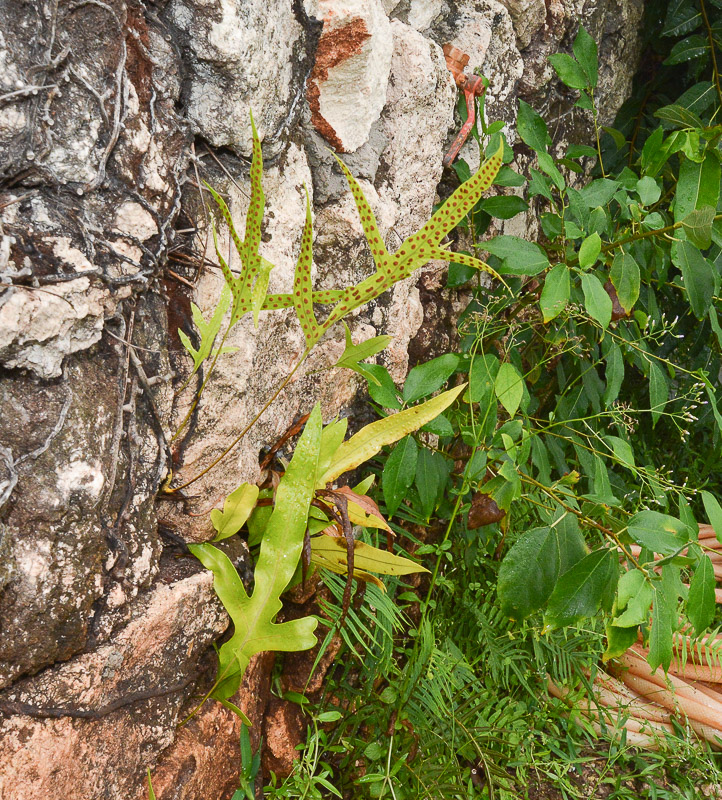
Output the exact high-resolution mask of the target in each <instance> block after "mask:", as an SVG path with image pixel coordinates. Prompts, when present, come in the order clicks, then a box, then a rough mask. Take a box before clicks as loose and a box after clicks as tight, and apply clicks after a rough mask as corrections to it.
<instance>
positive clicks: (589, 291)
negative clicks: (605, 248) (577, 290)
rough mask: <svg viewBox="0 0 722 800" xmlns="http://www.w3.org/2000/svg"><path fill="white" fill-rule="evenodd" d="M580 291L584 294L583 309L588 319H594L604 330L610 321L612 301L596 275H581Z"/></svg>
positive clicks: (586, 273) (587, 273)
mask: <svg viewBox="0 0 722 800" xmlns="http://www.w3.org/2000/svg"><path fill="white" fill-rule="evenodd" d="M582 291H583V292H584V307H585V308H586V310H587V313H588V314H589V316H590V317H592V318H593V319H595V320H596V321H597V322H598V323H599V324H600V325H601V326H602V329H603V330H606V329H607V327H608V326H609V323H610V322H611V321H612V308H613V306H612V300H611V298H610V297H609V295H608V294H607V292H606V290H605V288H604V287H603V286H602V283H601V281H600V280H599V278H597V276H596V275H593V274H590V273H589V272H585V273H583V274H582Z"/></svg>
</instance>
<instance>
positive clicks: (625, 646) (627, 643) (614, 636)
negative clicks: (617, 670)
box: [602, 622, 637, 663]
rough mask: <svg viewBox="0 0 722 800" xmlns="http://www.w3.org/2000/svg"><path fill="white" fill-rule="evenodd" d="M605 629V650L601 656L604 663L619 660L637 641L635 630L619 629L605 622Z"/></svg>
mask: <svg viewBox="0 0 722 800" xmlns="http://www.w3.org/2000/svg"><path fill="white" fill-rule="evenodd" d="M605 629H606V633H607V649H606V650H605V651H604V653H603V655H602V661H603V662H604V663H606V662H607V661H609V660H611V659H612V658H619V656H621V655H623V654H624V653H626V652H627V650H629V648H630V647H631V646H632V645H633V644H634V643H635V642H636V641H637V629H636V628H619V627H617V626H616V625H613V624H611V623H610V622H607V624H606V626H605Z"/></svg>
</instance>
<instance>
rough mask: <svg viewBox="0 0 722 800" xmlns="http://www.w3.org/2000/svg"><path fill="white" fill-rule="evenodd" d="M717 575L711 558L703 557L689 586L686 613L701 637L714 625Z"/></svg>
mask: <svg viewBox="0 0 722 800" xmlns="http://www.w3.org/2000/svg"><path fill="white" fill-rule="evenodd" d="M714 590H715V575H714V567H713V566H712V562H711V561H710V558H709V556H706V555H705V556H702V558H701V559H700V562H699V564H697V568H696V569H695V571H694V575H693V576H692V580H691V581H690V584H689V595H688V596H687V604H686V606H685V611H686V612H687V617H688V618H689V621H690V622H691V623H692V625H694V629H695V631H696V633H697V635H698V636H699V634H701V633H702V631H704V630H705V629H706V628H709V626H710V625H711V624H712V622H713V620H714V615H715V608H716V601H715V592H714Z"/></svg>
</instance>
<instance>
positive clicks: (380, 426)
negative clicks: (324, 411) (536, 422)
mask: <svg viewBox="0 0 722 800" xmlns="http://www.w3.org/2000/svg"><path fill="white" fill-rule="evenodd" d="M465 388H466V384H465V383H462V384H461V385H460V386H456V387H454V388H453V389H449V390H448V391H446V392H443V393H442V394H440V395H438V396H437V397H432V398H431V400H427V401H426V402H425V403H421V404H420V405H418V406H414V407H413V408H407V409H405V410H404V411H399V413H398V414H392V415H391V416H390V417H386V418H385V419H380V420H378V421H377V422H372V423H371V424H370V425H367V426H366V427H365V428H363V429H362V430H360V431H359V432H358V433H357V434H355V435H354V436H352V437H351V438H350V439H349V440H348V441H346V442H344V443H343V444H342V445H341V446H340V447H339V449H338V450H337V451H336V455H335V457H334V460H333V462H332V463H331V465H330V466H329V468H328V470H327V471H326V474H325V475H324V476H323V478H321V480H320V481H319V482H318V484H317V485H318V486H319V488H320V487H323V486H325V485H326V484H327V483H330V482H331V481H333V480H335V479H336V478H338V476H339V475H342V474H343V473H344V472H348V471H349V470H351V469H355V468H356V467H358V466H359V464H363V462H364V461H368V460H369V459H370V458H372V457H373V456H375V455H376V453H378V452H379V450H380V449H381V448H382V447H383V446H384V445H387V444H392V443H393V442H397V441H398V440H399V439H403V437H404V436H406V435H407V434H409V433H411V432H412V431H416V430H418V429H419V428H420V427H421V426H422V425H425V424H426V423H427V422H429V421H431V420H432V419H434V417H436V416H437V415H439V414H440V413H441V412H442V411H445V410H446V409H447V408H448V407H449V406H450V405H451V404H452V403H453V402H454V400H456V398H457V397H458V396H459V395H460V394H461V393H462V392H463V391H464V389H465Z"/></svg>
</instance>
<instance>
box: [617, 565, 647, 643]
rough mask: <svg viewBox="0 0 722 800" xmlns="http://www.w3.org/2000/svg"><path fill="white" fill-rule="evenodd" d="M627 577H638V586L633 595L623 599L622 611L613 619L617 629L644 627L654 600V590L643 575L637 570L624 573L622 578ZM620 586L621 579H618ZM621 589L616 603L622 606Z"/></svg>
mask: <svg viewBox="0 0 722 800" xmlns="http://www.w3.org/2000/svg"><path fill="white" fill-rule="evenodd" d="M628 575H630V576H631V575H639V581H638V585H637V587H636V591H635V593H634V594H633V595H632V596H631V597H629V598H628V599H625V604H624V606H623V607H624V611H623V612H622V613H621V614H620V615H619V616H617V617H615V618H614V621H613V624H614V626H615V627H617V628H636V627H637V626H638V625H644V624H646V623H647V621H648V620H649V611H650V607H651V605H652V601H653V599H654V589H653V588H652V585H651V584H650V583H649V582H648V581H647V580H646V579H645V577H644V575H643V573H641V572H640V571H639V570H637V569H633V570H630V571H629V572H625V573H624V575H623V576H622V578H625V577H626V576H628ZM620 584H621V579H620ZM622 599H623V598H622V592H621V588H620V591H619V596H618V598H617V602H618V603H619V604H620V606H621V604H622Z"/></svg>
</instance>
